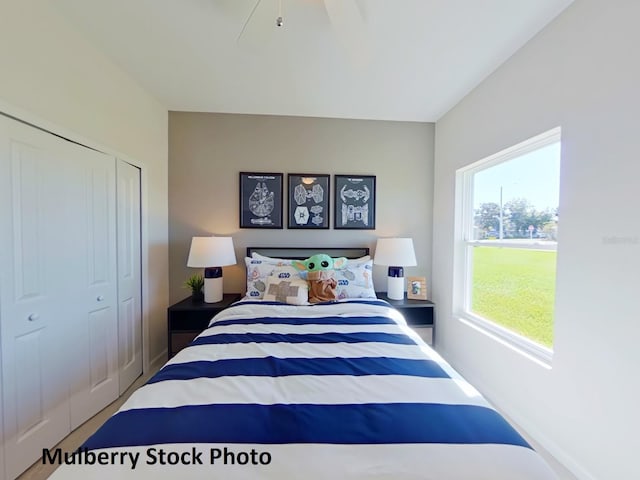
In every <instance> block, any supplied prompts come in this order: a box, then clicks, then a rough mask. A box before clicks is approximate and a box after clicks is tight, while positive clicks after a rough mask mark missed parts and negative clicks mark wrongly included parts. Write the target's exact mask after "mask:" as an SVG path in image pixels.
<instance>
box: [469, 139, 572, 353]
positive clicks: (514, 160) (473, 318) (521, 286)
mask: <svg viewBox="0 0 640 480" xmlns="http://www.w3.org/2000/svg"><path fill="white" fill-rule="evenodd" d="M457 180H458V185H459V186H460V187H461V188H460V189H459V191H458V193H459V201H460V202H461V203H458V205H461V206H462V212H461V213H462V214H461V216H460V217H459V218H461V224H460V225H461V229H460V230H459V233H460V235H459V238H460V237H461V240H462V241H461V242H459V245H460V250H459V251H458V254H459V255H460V257H459V258H461V259H462V261H461V262H458V264H459V265H460V269H461V271H460V272H459V274H460V275H459V276H458V278H459V281H458V286H459V290H458V291H459V292H461V293H462V296H461V297H460V307H461V308H460V309H459V313H460V315H461V316H462V318H464V319H466V320H467V321H470V322H473V323H474V324H475V325H477V326H480V327H481V328H484V329H486V330H489V331H490V332H491V333H493V334H495V335H497V336H499V337H501V338H502V339H504V340H507V341H508V342H510V343H512V344H515V345H516V346H518V347H520V348H522V349H524V350H526V351H527V352H529V353H533V354H535V355H536V356H537V357H538V358H542V359H544V360H547V361H550V360H551V354H552V348H553V311H554V303H555V278H556V250H557V242H558V238H557V234H558V203H559V202H558V200H559V190H560V129H559V128H557V129H554V130H551V131H549V132H546V133H544V134H542V135H539V136H537V137H534V138H532V139H530V140H527V141H525V142H522V143H520V144H518V145H515V146H514V147H511V148H509V149H507V150H504V151H502V152H499V153H497V154H495V155H492V156H491V157H489V158H485V159H483V160H480V161H479V162H476V163H475V164H473V165H470V166H469V167H466V168H464V169H461V170H459V171H458V178H457Z"/></svg>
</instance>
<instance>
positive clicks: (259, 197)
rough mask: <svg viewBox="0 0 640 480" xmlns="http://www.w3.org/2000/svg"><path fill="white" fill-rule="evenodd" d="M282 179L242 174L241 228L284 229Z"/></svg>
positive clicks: (263, 174)
mask: <svg viewBox="0 0 640 480" xmlns="http://www.w3.org/2000/svg"><path fill="white" fill-rule="evenodd" d="M282 178H283V174H282V173H261V172H255V173H254V172H240V188H239V190H240V228H282V189H283V186H282Z"/></svg>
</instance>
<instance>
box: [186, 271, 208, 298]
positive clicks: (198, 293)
mask: <svg viewBox="0 0 640 480" xmlns="http://www.w3.org/2000/svg"><path fill="white" fill-rule="evenodd" d="M184 287H185V288H190V289H191V296H192V297H193V299H194V300H198V301H202V300H204V292H203V291H202V287H204V277H203V276H202V275H201V274H199V273H195V274H193V275H191V276H190V277H189V278H187V279H186V280H185V282H184Z"/></svg>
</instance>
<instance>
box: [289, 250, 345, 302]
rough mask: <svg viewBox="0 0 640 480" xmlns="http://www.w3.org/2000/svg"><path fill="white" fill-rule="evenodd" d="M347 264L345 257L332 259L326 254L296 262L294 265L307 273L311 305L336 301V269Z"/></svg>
mask: <svg viewBox="0 0 640 480" xmlns="http://www.w3.org/2000/svg"><path fill="white" fill-rule="evenodd" d="M346 264H347V259H346V258H345V257H338V258H332V257H331V256H329V255H327V254H325V253H318V254H316V255H312V256H311V257H309V258H307V259H306V260H302V261H299V260H297V261H295V262H293V263H292V265H293V266H294V267H295V268H296V269H297V270H300V271H305V272H307V282H308V283H309V303H318V302H328V301H331V300H335V299H336V287H337V285H338V282H337V280H336V279H335V271H334V269H335V268H342V267H344V266H345V265H346Z"/></svg>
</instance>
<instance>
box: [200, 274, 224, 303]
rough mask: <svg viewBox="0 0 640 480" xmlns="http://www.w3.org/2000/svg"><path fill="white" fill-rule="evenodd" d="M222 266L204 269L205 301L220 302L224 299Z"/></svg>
mask: <svg viewBox="0 0 640 480" xmlns="http://www.w3.org/2000/svg"><path fill="white" fill-rule="evenodd" d="M222 296H223V288H222V268H221V267H210V268H205V270H204V302H205V303H218V302H221V301H222Z"/></svg>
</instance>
